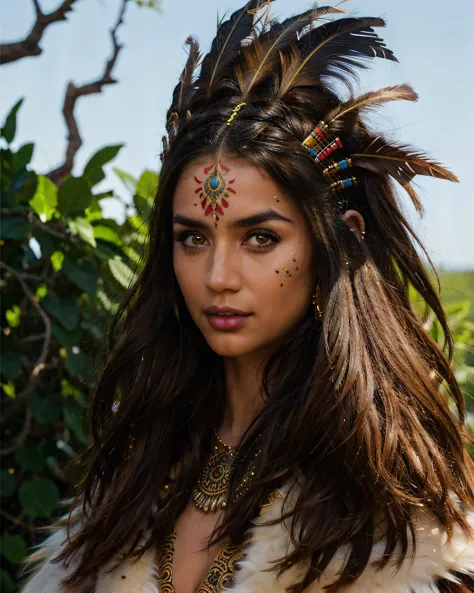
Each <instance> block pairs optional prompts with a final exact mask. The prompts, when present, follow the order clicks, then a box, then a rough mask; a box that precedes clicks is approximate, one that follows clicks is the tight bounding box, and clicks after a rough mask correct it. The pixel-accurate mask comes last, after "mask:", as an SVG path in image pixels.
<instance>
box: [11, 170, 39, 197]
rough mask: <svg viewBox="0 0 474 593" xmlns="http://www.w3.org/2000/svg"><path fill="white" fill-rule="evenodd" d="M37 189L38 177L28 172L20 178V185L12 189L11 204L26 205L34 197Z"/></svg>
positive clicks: (32, 172)
mask: <svg viewBox="0 0 474 593" xmlns="http://www.w3.org/2000/svg"><path fill="white" fill-rule="evenodd" d="M37 187H38V175H37V174H36V173H35V172H34V171H28V172H27V174H26V175H25V176H24V177H22V183H21V185H19V186H18V187H15V188H14V189H15V193H14V195H13V202H14V203H15V204H27V203H28V202H29V201H30V200H31V199H32V198H33V196H34V195H35V193H36V189H37Z"/></svg>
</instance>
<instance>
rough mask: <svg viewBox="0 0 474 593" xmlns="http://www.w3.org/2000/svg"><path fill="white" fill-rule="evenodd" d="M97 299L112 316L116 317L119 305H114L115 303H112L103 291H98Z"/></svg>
mask: <svg viewBox="0 0 474 593" xmlns="http://www.w3.org/2000/svg"><path fill="white" fill-rule="evenodd" d="M97 298H98V299H99V301H100V302H101V304H102V306H103V307H104V309H105V310H106V311H108V312H109V313H111V314H112V315H115V313H116V312H117V309H118V303H114V301H112V300H111V299H110V298H109V297H108V296H107V295H106V294H105V292H104V291H103V290H98V291H97Z"/></svg>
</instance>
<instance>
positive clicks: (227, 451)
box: [191, 429, 262, 513]
mask: <svg viewBox="0 0 474 593" xmlns="http://www.w3.org/2000/svg"><path fill="white" fill-rule="evenodd" d="M214 437H215V438H214V444H213V447H214V448H213V454H212V455H211V457H210V458H209V459H208V460H207V461H206V463H205V464H204V466H203V468H202V469H201V473H200V475H199V479H198V481H197V484H196V485H195V486H194V488H193V491H192V494H191V498H192V500H193V501H194V504H195V505H196V506H197V508H198V509H201V510H203V511H204V512H205V513H207V512H209V511H211V512H215V511H217V510H219V509H225V508H226V506H227V504H228V492H227V490H228V486H229V483H230V477H231V476H232V473H233V470H234V463H235V460H236V459H237V454H236V453H235V449H234V448H233V447H231V446H230V445H226V443H224V442H223V441H222V439H221V438H220V437H219V435H218V434H217V431H216V429H214ZM261 452H262V450H261V449H259V450H258V451H257V452H256V453H255V455H254V459H253V463H251V464H250V465H249V467H248V468H247V470H246V472H245V474H244V478H243V480H242V482H241V483H240V484H239V485H238V486H237V488H236V489H235V495H234V499H233V501H235V500H236V499H237V498H239V497H240V496H241V495H242V494H243V493H244V492H245V490H247V488H248V482H249V480H250V479H251V477H252V476H253V475H254V474H255V471H254V470H255V461H254V460H255V457H257V456H258V455H259V454H260V453H261Z"/></svg>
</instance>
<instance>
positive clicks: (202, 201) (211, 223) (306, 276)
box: [173, 157, 315, 357]
mask: <svg viewBox="0 0 474 593" xmlns="http://www.w3.org/2000/svg"><path fill="white" fill-rule="evenodd" d="M216 166H217V169H216ZM213 205H214V208H215V209H213ZM214 213H215V214H216V218H214V217H213V214H214ZM173 233H174V242H173V245H174V247H173V264H174V271H175V274H176V278H177V281H178V283H179V286H180V288H181V291H182V293H183V296H184V300H185V301H186V305H187V307H188V309H189V312H190V314H191V317H192V318H193V320H194V322H195V323H196V325H197V326H198V328H199V329H200V331H201V332H202V334H203V336H204V338H205V339H206V341H207V343H208V344H209V346H210V347H211V348H212V349H213V350H214V351H215V352H216V353H217V354H220V355H221V356H232V357H237V356H243V355H246V354H251V353H255V354H257V353H261V352H267V351H268V352H270V351H271V350H272V349H274V347H275V346H276V345H277V344H278V343H279V342H281V341H282V340H284V338H285V336H286V334H287V333H288V332H289V331H290V330H291V329H292V328H294V326H295V325H296V324H297V323H298V322H299V321H301V319H302V318H303V317H304V315H305V314H306V313H307V311H308V309H309V308H310V307H311V306H312V304H311V300H312V294H313V292H314V290H313V289H314V282H315V278H314V274H313V271H312V269H311V264H312V239H311V234H310V230H309V227H308V225H307V223H306V221H305V219H304V217H303V214H302V213H301V212H300V211H299V209H298V208H297V206H296V205H295V203H294V202H293V201H292V200H291V198H290V197H289V196H288V195H286V194H285V193H284V192H283V191H282V190H281V188H280V187H279V186H278V185H277V184H276V183H275V182H274V181H272V179H271V178H270V177H269V176H267V175H266V174H265V173H264V172H263V171H262V170H261V169H258V168H257V167H255V166H254V165H252V164H251V163H249V162H248V161H246V160H245V159H242V158H233V159H224V160H220V161H219V162H216V160H215V159H213V158H211V157H209V158H208V160H206V161H202V160H201V161H199V162H197V161H196V162H194V163H192V164H191V165H190V166H189V167H188V168H187V169H186V170H185V171H184V172H183V174H182V175H181V177H180V179H179V182H178V184H177V186H176V191H175V194H174V197H173ZM211 307H214V308H217V309H216V310H214V311H213V310H212V309H211V310H209V308H211ZM225 308H231V309H235V310H236V311H237V313H234V314H233V315H230V316H228V315H221V314H218V310H219V309H225ZM224 312H225V310H221V311H219V313H224Z"/></svg>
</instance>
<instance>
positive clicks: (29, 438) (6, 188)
mask: <svg viewBox="0 0 474 593" xmlns="http://www.w3.org/2000/svg"><path fill="white" fill-rule="evenodd" d="M20 106H21V101H19V102H18V103H17V104H16V105H15V106H14V108H13V109H12V111H11V112H10V114H9V115H8V117H7V118H6V120H5V123H4V125H3V127H2V130H1V137H2V139H3V140H2V143H3V145H4V147H3V148H2V149H1V154H0V158H1V170H2V179H1V195H2V208H1V233H0V235H1V245H2V256H1V261H0V269H1V273H2V280H1V293H2V317H1V319H2V357H1V381H2V383H1V386H2V394H1V397H2V408H3V414H2V435H3V437H2V438H3V442H2V449H1V455H2V458H3V464H2V469H1V472H0V481H1V496H2V511H1V512H2V516H3V518H4V519H5V520H6V521H5V525H4V527H3V533H2V536H1V538H0V544H1V553H2V563H3V566H4V569H2V572H1V573H0V578H1V581H0V583H1V590H2V593H8V591H13V590H14V584H13V580H14V579H13V577H14V575H15V573H16V566H17V565H18V564H19V563H20V562H21V560H22V559H23V558H24V556H25V555H26V552H27V547H28V546H30V545H31V544H33V543H36V541H35V540H38V539H42V537H44V536H38V534H32V533H31V529H32V527H37V526H39V525H44V524H47V523H50V522H51V521H52V519H53V518H54V517H56V516H58V515H59V514H60V513H61V512H63V511H60V510H59V509H58V501H59V500H60V499H61V498H63V497H66V496H71V495H72V492H73V487H74V484H76V483H77V481H78V480H79V478H80V476H81V473H82V468H80V467H77V466H74V464H70V466H69V467H65V466H66V464H68V463H69V462H71V460H73V459H74V458H75V456H76V454H77V453H78V452H79V450H80V449H82V448H83V447H84V446H85V445H86V444H87V443H88V434H89V427H88V419H87V417H86V415H85V410H86V407H87V404H88V401H89V397H90V394H91V390H92V386H93V384H94V378H95V376H96V370H97V369H96V368H95V364H96V360H97V355H98V353H99V350H100V348H101V347H102V341H103V337H104V334H105V332H106V331H107V327H108V323H109V321H110V320H111V314H112V313H114V311H115V310H116V308H117V305H118V302H119V300H120V298H121V296H122V295H123V292H124V290H125V288H126V287H127V286H128V285H129V284H130V283H131V282H132V281H133V278H134V275H135V274H136V273H137V271H138V267H139V265H140V257H141V255H142V251H143V247H144V244H145V241H146V233H147V231H148V226H147V218H148V215H149V213H150V210H151V206H152V202H153V194H154V192H155V190H156V187H157V184H158V177H157V175H156V174H155V173H153V172H151V171H145V172H144V173H143V174H142V175H141V177H140V179H139V180H136V179H134V178H133V177H132V176H130V175H128V174H126V173H124V172H122V171H119V170H115V171H116V174H117V175H119V177H120V178H121V179H122V181H123V182H124V183H125V184H126V187H127V188H128V189H129V190H131V191H132V193H133V194H134V204H135V209H136V213H131V212H129V213H128V214H127V217H126V220H125V221H124V223H123V224H121V225H119V224H118V223H117V222H116V221H115V220H113V219H111V218H104V217H103V215H102V209H101V206H100V203H99V201H100V200H101V199H102V198H104V197H110V196H112V195H113V192H105V193H104V192H102V193H98V192H97V191H96V186H97V184H98V183H99V182H101V181H102V180H103V179H104V178H105V174H104V171H103V167H104V165H105V164H106V163H108V162H110V161H111V160H112V159H113V158H114V157H115V156H116V155H117V153H118V152H119V150H120V148H121V146H120V145H118V146H106V147H104V148H102V149H101V150H99V151H98V152H97V153H96V154H94V155H93V156H92V158H91V159H90V160H89V162H88V163H87V165H86V166H85V168H84V171H83V172H82V175H80V176H77V177H75V176H72V175H70V176H68V177H66V178H65V179H64V180H63V181H62V182H61V184H60V185H59V187H56V185H55V184H54V183H53V182H52V181H51V180H50V179H49V178H48V177H46V176H44V175H39V174H36V173H35V172H34V171H32V170H31V169H30V167H29V163H30V161H31V158H32V155H33V150H34V146H33V144H25V145H23V146H21V147H20V148H18V150H16V151H15V150H13V149H12V146H11V144H12V142H13V140H14V137H15V131H16V122H17V113H18V110H19V108H20ZM71 487H72V488H71Z"/></svg>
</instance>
